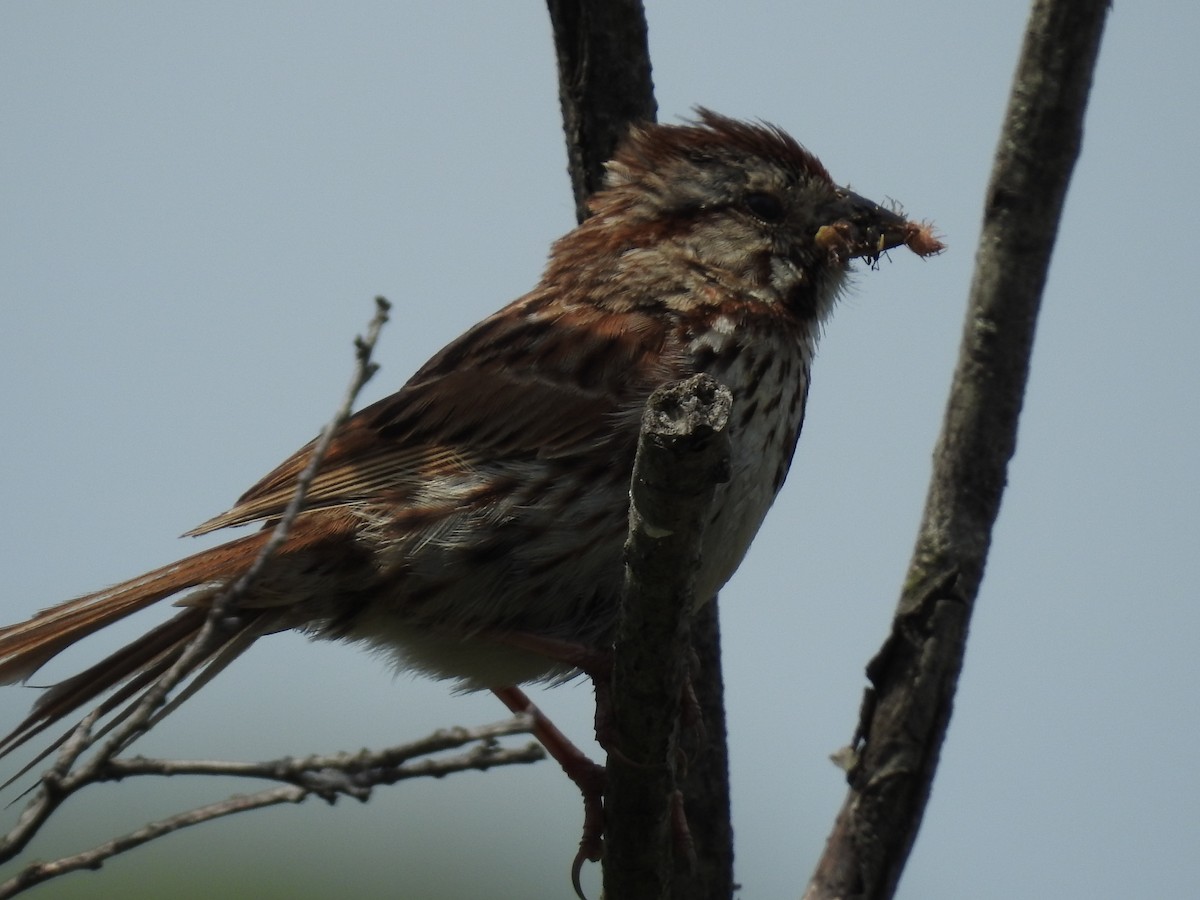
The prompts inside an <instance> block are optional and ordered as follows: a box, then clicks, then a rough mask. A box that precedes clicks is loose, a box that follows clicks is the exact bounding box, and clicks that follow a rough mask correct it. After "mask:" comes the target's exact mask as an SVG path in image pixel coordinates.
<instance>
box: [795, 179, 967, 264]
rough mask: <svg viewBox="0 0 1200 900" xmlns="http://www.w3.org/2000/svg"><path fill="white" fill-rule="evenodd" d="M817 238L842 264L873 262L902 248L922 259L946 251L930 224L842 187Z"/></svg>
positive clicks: (821, 245)
mask: <svg viewBox="0 0 1200 900" xmlns="http://www.w3.org/2000/svg"><path fill="white" fill-rule="evenodd" d="M815 239H816V242H817V246H819V247H821V248H823V249H824V250H825V251H826V252H828V253H829V255H830V257H831V258H833V259H834V260H835V261H836V262H839V263H845V262H847V261H849V260H850V259H853V258H854V257H862V258H865V259H867V260H869V261H872V262H873V261H874V260H875V259H877V258H878V257H879V255H880V254H881V253H883V252H884V251H885V250H891V249H892V248H893V247H900V246H906V247H908V248H909V249H910V250H912V251H913V252H914V253H916V254H917V255H918V256H932V255H933V254H935V253H940V252H941V251H942V250H944V249H945V245H944V244H943V243H942V242H941V240H940V239H939V238H938V237H937V236H936V235H934V233H933V229H932V228H931V227H930V226H929V225H928V224H927V223H923V222H912V221H909V220H908V219H906V218H905V217H904V216H903V215H901V214H900V212H899V211H898V210H895V209H888V208H886V207H883V206H880V205H879V204H878V203H876V202H875V201H874V200H868V199H867V198H866V197H862V196H859V195H858V194H856V193H854V192H853V191H851V190H847V189H846V188H838V192H837V201H836V202H835V203H834V204H833V206H832V207H831V208H830V210H829V215H828V221H827V222H825V224H823V225H821V227H820V228H818V229H817V233H816V237H815Z"/></svg>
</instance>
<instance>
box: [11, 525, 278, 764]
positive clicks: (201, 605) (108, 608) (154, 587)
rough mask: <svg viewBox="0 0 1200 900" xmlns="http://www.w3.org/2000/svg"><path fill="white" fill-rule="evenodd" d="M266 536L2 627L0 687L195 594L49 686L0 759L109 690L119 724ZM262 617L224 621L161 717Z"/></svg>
mask: <svg viewBox="0 0 1200 900" xmlns="http://www.w3.org/2000/svg"><path fill="white" fill-rule="evenodd" d="M269 536H270V533H269V532H267V531H260V532H256V533H255V534H250V535H247V536H245V537H242V538H238V539H236V540H233V541H230V542H229V543H226V544H222V545H221V546H218V547H213V548H211V549H209V550H203V551H201V552H200V553H197V554H195V555H193V556H189V557H187V558H185V559H182V560H179V561H178V562H175V563H171V564H170V565H167V566H163V567H162V568H160V569H155V570H154V571H152V572H148V573H146V574H145V575H141V576H139V577H138V578H133V579H130V580H129V581H125V582H122V583H121V584H118V585H115V586H113V587H110V588H106V589H105V590H102V591H96V592H95V593H93V594H86V595H84V596H82V597H77V598H76V599H74V600H68V601H67V602H66V603H61V604H59V605H58V606H53V607H50V608H49V609H44V610H42V611H41V612H39V613H38V614H37V615H35V616H34V617H33V618H31V619H29V620H28V621H25V622H20V623H18V624H16V625H9V626H7V627H4V628H0V683H9V684H11V683H12V682H15V681H21V680H24V679H27V678H28V677H29V676H30V675H32V674H33V673H34V672H36V671H37V670H38V669H39V668H41V667H42V666H43V665H44V664H45V663H46V662H48V661H49V660H50V659H51V658H53V657H54V656H55V655H57V654H58V653H60V652H62V651H63V650H65V649H66V648H67V647H69V646H71V645H72V644H74V643H75V642H76V641H79V640H81V639H82V638H85V637H87V636H88V635H90V634H92V633H93V632H95V631H98V630H99V629H101V628H104V627H105V626H108V625H111V624H112V623H114V622H116V621H118V620H120V619H123V618H125V617H126V616H129V615H132V614H133V613H135V612H138V611H139V610H142V609H145V608H146V607H148V606H150V605H152V604H154V603H157V602H158V601H160V600H163V599H165V598H168V597H172V596H176V595H179V594H181V593H182V592H184V591H189V590H192V589H198V590H195V591H193V592H192V593H191V594H189V595H187V597H186V598H185V599H184V600H183V601H182V602H181V603H180V605H182V606H184V608H183V609H182V610H181V611H180V612H179V613H178V614H177V615H176V616H175V617H174V618H172V619H170V620H168V621H167V622H164V623H163V624H161V625H159V626H157V627H156V628H154V629H152V630H151V631H149V632H147V633H146V634H144V635H142V636H141V637H139V638H137V639H136V640H134V641H132V642H131V643H129V644H127V645H125V646H124V647H122V648H121V649H119V650H117V651H116V652H115V653H113V654H111V655H110V656H108V657H107V658H106V659H104V660H102V661H100V662H99V663H97V664H96V665H94V666H92V667H90V668H88V669H87V670H85V671H83V672H80V673H79V674H78V675H75V676H73V677H71V678H68V679H66V680H65V681H61V682H59V683H58V684H55V685H53V686H52V687H50V688H48V689H47V690H46V692H45V693H44V694H42V696H41V697H40V698H39V699H38V701H37V702H36V703H35V704H34V706H33V709H32V711H31V712H30V713H29V715H28V716H27V717H26V718H25V719H24V720H23V721H22V722H20V723H19V724H18V725H17V726H16V728H14V729H13V730H12V731H11V732H9V733H8V735H6V736H5V737H3V738H0V756H3V755H5V754H7V753H9V752H10V751H12V750H14V749H16V748H17V747H19V746H20V745H22V744H24V743H25V742H26V741H28V740H29V739H30V738H32V737H34V736H35V735H37V734H40V733H41V732H42V731H44V730H45V729H47V728H49V727H50V726H52V725H54V724H55V723H56V722H58V721H60V720H61V719H63V718H65V717H66V716H68V715H69V714H70V713H72V712H73V711H75V710H76V709H78V708H79V707H81V706H83V705H84V704H87V703H90V702H92V701H94V700H96V698H98V697H100V696H102V695H103V694H105V693H107V692H109V691H113V693H112V695H111V696H109V697H107V698H106V699H105V700H104V702H103V704H102V706H101V709H102V712H103V714H108V713H111V712H112V711H113V710H116V709H119V708H121V707H124V709H123V710H122V712H120V713H118V714H117V717H116V718H115V719H114V720H110V722H109V725H108V726H107V727H111V725H112V724H114V723H115V721H119V720H120V717H121V716H123V715H126V714H127V713H128V711H129V710H131V709H132V705H133V703H135V702H136V699H137V698H138V697H139V696H140V695H141V693H142V691H143V690H144V689H145V688H146V687H147V686H148V685H149V684H151V683H152V682H153V681H154V680H155V679H156V678H157V677H158V676H159V675H161V674H162V673H163V672H165V671H166V670H167V669H169V668H170V667H171V666H172V665H174V663H175V662H176V661H177V660H178V659H179V658H180V657H181V656H182V655H183V653H184V651H185V650H186V648H187V646H188V644H189V643H190V642H191V640H192V639H193V638H194V637H195V636H196V635H197V633H198V632H199V631H200V629H201V628H202V627H203V625H204V622H205V620H206V619H207V617H208V610H209V608H210V604H211V601H212V598H213V597H215V596H216V595H217V593H219V592H220V591H221V590H222V589H223V588H224V587H225V586H227V585H231V584H233V583H234V582H235V581H236V580H237V579H238V578H240V577H241V576H242V575H243V574H245V572H246V571H247V570H249V568H250V567H251V566H252V565H253V564H254V560H255V559H256V558H257V556H258V554H259V553H260V552H261V550H262V547H263V545H264V544H265V543H266V541H267V540H268V539H269ZM238 612H239V614H241V613H243V612H245V611H244V610H242V609H239V610H238ZM260 616H261V611H258V610H251V611H249V614H248V615H239V616H236V617H231V620H230V621H231V623H232V624H228V623H222V625H223V630H222V631H220V632H219V634H218V635H217V637H216V639H215V640H214V641H213V642H212V644H211V650H210V651H209V652H207V653H206V654H204V655H203V656H202V657H201V658H198V659H196V660H195V661H194V662H193V664H192V665H191V666H189V669H188V672H187V673H186V674H192V673H194V672H197V670H199V669H201V668H203V669H204V671H203V672H200V674H198V675H196V677H195V679H193V681H192V683H191V684H189V686H188V688H187V689H186V691H185V692H184V694H183V696H180V697H177V698H176V699H175V700H174V701H173V702H172V703H171V704H170V706H169V707H167V708H166V709H164V710H161V711H160V712H159V713H158V715H159V716H161V715H165V713H166V712H167V711H169V710H170V709H173V708H174V707H175V706H176V705H177V704H178V703H179V702H181V701H182V699H183V698H184V697H185V696H188V695H190V694H191V693H192V692H193V691H194V690H195V689H196V688H198V687H199V686H200V684H203V683H205V682H207V681H208V680H209V679H210V678H211V677H212V676H213V675H215V674H216V673H217V672H218V671H220V669H222V668H224V666H225V665H227V664H228V663H229V662H230V661H232V659H233V658H234V657H235V656H237V655H238V654H239V653H240V652H241V651H242V650H244V649H245V648H246V647H247V646H249V644H250V643H251V642H252V641H253V640H254V638H255V637H257V636H258V635H259V634H261V630H260V629H259V628H258V622H257V620H258V618H260ZM65 737H66V735H64V736H63V738H60V739H59V740H58V741H57V742H56V743H55V744H53V745H52V746H51V747H50V748H49V749H47V750H46V751H45V752H44V753H43V754H42V755H41V756H39V757H38V759H37V760H35V761H34V764H36V762H38V761H39V760H40V759H42V758H44V757H45V756H46V755H47V754H48V753H50V752H51V751H52V750H54V749H55V747H57V746H58V745H59V744H60V743H61V742H62V741H63V740H64V739H65ZM31 765H32V764H31ZM27 769H28V767H27V768H26V770H27Z"/></svg>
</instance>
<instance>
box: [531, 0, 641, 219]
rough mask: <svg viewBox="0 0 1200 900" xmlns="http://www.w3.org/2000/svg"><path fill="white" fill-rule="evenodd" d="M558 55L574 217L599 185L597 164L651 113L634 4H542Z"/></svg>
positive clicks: (621, 0) (574, 0)
mask: <svg viewBox="0 0 1200 900" xmlns="http://www.w3.org/2000/svg"><path fill="white" fill-rule="evenodd" d="M547 5H548V6H549V8H550V23H551V25H552V27H553V29H554V49H555V52H556V54H557V56H558V96H559V100H560V102H561V104H562V114H563V130H564V131H565V132H566V136H567V162H568V168H569V169H570V172H571V185H572V188H573V189H574V191H575V214H576V218H578V220H579V221H580V222H582V221H583V220H584V219H586V218H587V216H588V209H587V200H588V197H590V196H591V195H592V194H594V193H595V192H596V191H598V190H599V189H600V187H601V186H602V185H603V182H604V164H605V163H606V162H608V161H609V160H610V159H612V156H613V151H614V150H615V149H616V147H617V144H618V142H619V141H620V140H621V139H622V138H623V137H624V136H625V132H627V131H628V130H629V125H630V123H632V122H653V121H654V119H655V115H656V113H657V111H658V106H657V104H656V103H655V102H654V85H653V83H652V82H651V80H650V47H649V44H648V43H647V33H646V12H645V10H644V9H643V8H642V3H641V0H605V2H594V0H582V2H581V0H548V4H547Z"/></svg>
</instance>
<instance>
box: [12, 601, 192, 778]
mask: <svg viewBox="0 0 1200 900" xmlns="http://www.w3.org/2000/svg"><path fill="white" fill-rule="evenodd" d="M205 615H206V613H205V611H204V610H202V609H198V608H191V609H185V610H183V611H182V612H180V613H179V614H178V615H176V616H175V617H174V618H172V619H171V620H170V621H168V622H164V623H163V624H162V625H159V626H158V627H157V628H155V629H153V630H151V631H149V632H147V633H146V634H144V635H142V636H141V637H140V638H138V639H137V640H136V641H133V642H132V643H130V644H127V645H126V646H124V647H122V648H121V649H120V650H118V651H116V652H115V653H113V654H111V655H110V656H108V657H106V658H105V659H103V660H101V661H100V662H98V663H96V665H94V666H91V667H90V668H88V669H86V670H84V671H83V672H80V673H79V674H78V675H73V676H72V677H70V678H67V679H66V680H64V681H60V682H59V683H58V684H56V685H54V686H53V687H51V688H49V689H48V690H47V691H46V693H44V694H43V695H42V696H41V697H39V698H38V700H37V702H36V703H34V705H33V709H32V710H31V711H30V713H29V715H27V716H26V717H25V718H24V719H23V720H22V721H21V722H20V723H19V724H18V725H17V727H16V728H14V729H13V730H12V731H10V732H9V733H8V734H7V735H5V736H4V738H3V739H0V756H6V755H7V754H9V753H11V752H12V751H13V750H15V749H17V748H18V747H20V746H21V745H22V744H24V743H26V742H27V741H29V740H31V739H32V738H34V737H37V736H38V735H39V734H41V733H42V732H43V731H45V730H46V729H47V728H49V727H51V726H52V725H54V724H55V723H56V722H59V721H61V720H62V719H64V718H66V717H67V716H69V715H70V714H71V713H72V712H74V711H75V710H77V709H79V708H80V707H81V706H84V705H85V704H87V703H89V702H91V701H93V700H95V699H96V698H97V697H99V696H100V695H102V694H104V693H105V692H107V691H109V690H112V689H113V688H117V689H116V690H114V691H113V693H112V694H111V695H110V696H108V697H106V698H105V699H104V702H103V703H101V704H100V705H99V707H98V709H99V711H100V715H101V716H102V717H103V716H107V715H108V714H109V713H110V712H112V711H113V710H115V709H120V708H121V707H124V709H121V712H120V713H118V714H117V715H116V716H114V717H113V718H111V719H110V720H109V721H108V722H107V723H106V724H105V726H104V729H103V730H107V729H109V728H111V727H113V726H114V725H116V724H117V723H118V722H120V721H121V720H122V719H123V718H124V717H125V716H126V715H128V713H129V712H130V711H131V710H132V708H133V704H132V703H130V702H129V701H131V700H135V699H136V698H137V697H138V696H139V695H140V694H141V692H142V690H143V689H144V688H146V687H147V686H148V685H149V684H150V683H151V682H153V681H154V680H155V679H156V678H158V677H159V676H160V675H161V674H162V673H163V672H165V671H166V670H167V669H169V668H170V667H171V666H172V665H173V664H174V663H175V661H176V660H177V659H179V657H180V655H181V654H182V653H183V651H184V649H185V648H186V647H187V645H188V642H189V641H191V639H192V638H193V637H195V635H196V633H197V632H198V631H199V630H200V628H201V626H202V625H203V624H204V619H205ZM203 663H204V660H202V659H200V660H197V661H196V665H197V666H199V665H202V664H203ZM118 686H119V687H118ZM70 734H71V729H68V730H67V731H66V732H65V733H63V734H62V735H60V736H59V737H58V739H57V740H55V741H54V743H52V744H50V745H49V746H48V747H46V748H45V749H44V750H42V751H41V752H40V753H39V754H38V755H37V756H36V757H34V759H33V760H31V761H30V762H29V764H28V765H26V766H25V767H24V768H23V769H21V771H19V772H17V773H16V774H15V775H14V776H13V777H12V778H10V779H9V780H8V781H7V782H5V783H4V785H2V786H0V787H7V786H8V785H9V784H12V782H14V781H16V780H17V779H18V778H20V777H21V776H22V775H24V774H25V773H26V772H28V771H29V770H30V769H32V768H33V767H34V766H36V765H37V764H38V763H40V762H41V761H42V760H43V759H45V758H46V757H47V756H49V755H50V754H51V753H53V752H54V751H55V750H57V749H58V748H59V747H60V746H61V745H62V743H63V741H65V740H66V739H67V738H68V737H69V736H70Z"/></svg>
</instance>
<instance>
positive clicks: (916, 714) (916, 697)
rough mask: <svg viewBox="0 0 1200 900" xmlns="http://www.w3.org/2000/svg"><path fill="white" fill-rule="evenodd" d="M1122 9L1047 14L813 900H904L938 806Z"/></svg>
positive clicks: (1013, 104)
mask: <svg viewBox="0 0 1200 900" xmlns="http://www.w3.org/2000/svg"><path fill="white" fill-rule="evenodd" d="M1108 5H1109V4H1108V0H1037V2H1036V3H1035V4H1034V7H1033V11H1032V13H1031V15H1030V21H1029V27H1028V30H1027V32H1026V35H1025V45H1024V48H1023V50H1022V54H1021V61H1020V63H1019V65H1018V68H1017V73H1016V78H1015V81H1014V84H1013V90H1012V95H1011V98H1010V100H1009V106H1008V112H1007V116H1006V121H1005V124H1004V130H1003V134H1002V136H1001V139H1000V147H999V150H998V152H997V156H996V163H995V168H994V170H993V173H992V180H991V184H990V186H989V188H988V194H987V204H986V211H985V216H984V227H983V234H982V236H981V238H980V243H979V252H978V256H977V267H976V273H975V280H974V283H973V284H972V287H971V297H970V302H969V307H968V311H967V321H966V327H965V332H964V336H963V343H962V347H961V351H960V355H959V360H958V366H957V370H956V372H955V376H954V384H953V386H952V387H951V393H950V399H949V403H948V406H947V410H946V417H945V421H944V423H943V426H942V434H941V437H940V438H939V441H938V446H937V450H936V452H935V461H934V465H935V469H934V473H933V478H932V481H931V483H930V488H929V494H928V497H927V499H926V506H925V514H924V518H923V521H922V523H921V531H920V534H919V536H918V539H917V546H916V549H915V551H914V553H913V559H912V562H911V564H910V567H909V571H908V574H907V577H906V579H905V584H904V589H903V592H902V595H901V598H900V602H899V606H898V608H897V612H896V617H895V620H894V621H893V624H892V632H891V635H890V636H889V638H888V640H887V642H886V643H885V644H884V646H883V648H882V649H881V650H880V651H879V653H878V654H877V655H876V657H875V658H874V659H873V660H872V661H871V663H870V665H869V666H868V669H867V676H868V678H869V679H870V681H871V683H872V686H873V687H872V688H871V689H868V691H867V696H866V700H865V702H864V704H863V710H862V718H861V721H860V723H859V726H858V731H857V734H856V736H855V741H854V744H855V746H853V747H852V748H848V750H847V751H846V752H845V753H844V754H843V755H844V756H845V762H846V764H847V767H848V770H849V782H850V792H849V795H848V796H847V798H846V801H845V803H844V805H843V807H842V809H841V812H840V813H839V815H838V819H837V822H836V824H835V825H834V829H833V833H832V834H831V835H830V838H829V841H828V843H827V845H826V849H825V853H824V855H823V856H822V857H821V860H820V862H819V864H818V866H817V870H816V872H815V874H814V875H813V879H812V881H811V882H810V883H809V886H808V889H807V890H806V892H805V895H804V896H805V898H806V900H824V898H834V897H847V896H854V897H862V898H868V900H873V898H887V897H891V896H892V895H893V893H894V891H895V887H896V884H897V882H898V880H899V877H900V872H901V871H902V869H903V867H904V863H905V861H906V860H907V858H908V853H909V851H910V849H911V847H912V843H913V841H914V840H915V838H916V833H917V829H918V827H919V826H920V822H921V818H922V815H923V814H924V810H925V803H926V801H927V799H928V796H929V789H930V785H931V783H932V780H933V775H934V770H935V768H936V766H937V761H938V755H939V753H940V751H941V746H942V741H943V739H944V736H945V733H946V727H947V725H948V724H949V720H950V712H951V706H952V703H953V698H954V691H955V687H956V685H957V681H958V675H959V671H960V669H961V666H962V658H963V652H964V648H965V643H966V636H967V625H968V622H969V619H970V615H971V612H972V609H973V607H974V604H975V598H976V596H977V594H978V590H979V585H980V582H981V581H982V578H983V569H984V562H985V560H986V557H987V551H988V547H989V544H990V541H991V531H992V526H993V524H994V522H995V519H996V514H997V513H998V511H999V508H1000V499H1001V495H1002V493H1003V489H1004V484H1005V480H1006V477H1007V475H1006V473H1007V467H1008V461H1009V459H1010V458H1011V456H1012V453H1013V450H1014V448H1015V446H1016V435H1017V422H1018V417H1019V414H1020V410H1021V403H1022V399H1023V396H1024V392H1025V383H1026V380H1027V376H1028V371H1029V357H1030V352H1031V349H1032V344H1033V334H1034V326H1035V324H1036V320H1037V313H1038V308H1039V306H1040V302H1041V294H1042V288H1043V286H1044V284H1045V278H1046V271H1047V268H1048V267H1049V263H1050V255H1051V252H1052V250H1053V247H1054V238H1055V234H1056V232H1057V229H1058V222H1059V218H1060V216H1061V212H1062V206H1063V200H1064V198H1065V196H1066V191H1067V185H1068V183H1069V181H1070V176H1071V172H1072V169H1073V166H1074V163H1075V159H1076V157H1077V156H1078V153H1079V148H1080V144H1081V141H1082V133H1083V116H1084V110H1085V108H1086V105H1087V97H1088V91H1089V89H1090V87H1091V81H1092V71H1093V68H1094V66H1095V61H1096V56H1097V54H1098V52H1099V46H1100V36H1101V33H1102V31H1103V27H1104V19H1105V14H1106V12H1107V10H1108Z"/></svg>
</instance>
